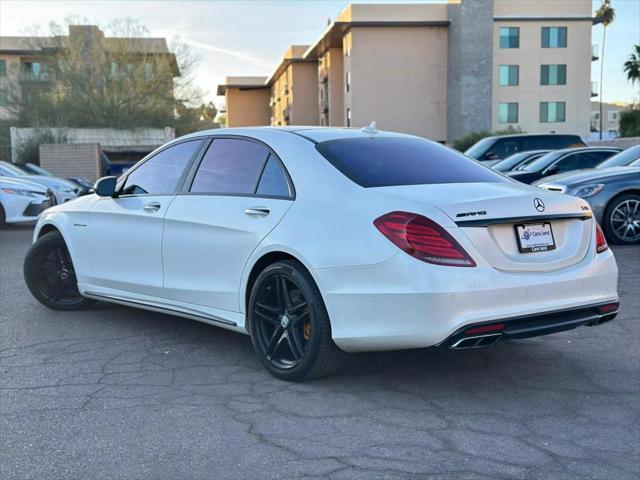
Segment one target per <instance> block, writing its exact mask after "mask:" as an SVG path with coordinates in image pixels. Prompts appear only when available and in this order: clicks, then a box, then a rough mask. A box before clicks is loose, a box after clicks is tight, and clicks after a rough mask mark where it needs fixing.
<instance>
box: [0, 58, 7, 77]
mask: <svg viewBox="0 0 640 480" xmlns="http://www.w3.org/2000/svg"><path fill="white" fill-rule="evenodd" d="M6 76H7V61H6V60H0V77H6Z"/></svg>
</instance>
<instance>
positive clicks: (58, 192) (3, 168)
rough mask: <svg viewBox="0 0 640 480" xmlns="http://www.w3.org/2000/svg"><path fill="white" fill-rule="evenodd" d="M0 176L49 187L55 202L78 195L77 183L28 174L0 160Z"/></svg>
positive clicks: (61, 201) (67, 199) (71, 198)
mask: <svg viewBox="0 0 640 480" xmlns="http://www.w3.org/2000/svg"><path fill="white" fill-rule="evenodd" d="M0 177H8V178H17V179H21V180H27V181H29V182H32V183H37V184H38V185H42V186H43V187H44V188H45V189H51V191H52V192H53V194H54V195H55V197H56V202H57V203H64V202H67V201H69V200H73V199H74V198H76V197H77V196H78V193H79V192H80V188H79V186H78V185H76V184H74V183H72V182H70V181H69V180H65V179H63V178H59V177H47V176H44V175H30V174H28V173H27V172H25V171H23V170H21V169H20V168H19V167H17V166H16V165H13V164H11V163H9V162H5V161H0Z"/></svg>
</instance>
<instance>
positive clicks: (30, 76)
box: [19, 71, 51, 82]
mask: <svg viewBox="0 0 640 480" xmlns="http://www.w3.org/2000/svg"><path fill="white" fill-rule="evenodd" d="M19 78H20V81H22V82H48V81H49V80H51V75H49V72H29V71H23V72H20V76H19Z"/></svg>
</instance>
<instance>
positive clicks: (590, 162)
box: [583, 152, 615, 168]
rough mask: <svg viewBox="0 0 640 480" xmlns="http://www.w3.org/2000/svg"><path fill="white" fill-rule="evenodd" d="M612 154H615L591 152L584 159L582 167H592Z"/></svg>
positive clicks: (612, 153)
mask: <svg viewBox="0 0 640 480" xmlns="http://www.w3.org/2000/svg"><path fill="white" fill-rule="evenodd" d="M613 155H615V153H614V152H591V153H590V154H589V157H588V158H587V159H586V160H585V162H584V167H583V168H593V167H595V166H596V165H598V164H600V163H602V162H604V161H605V160H606V159H607V158H609V157H611V156H613Z"/></svg>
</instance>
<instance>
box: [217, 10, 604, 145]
mask: <svg viewBox="0 0 640 480" xmlns="http://www.w3.org/2000/svg"><path fill="white" fill-rule="evenodd" d="M591 7H592V5H591V1H590V0H572V1H563V0H545V1H539V0H449V1H448V2H446V3H445V2H444V1H443V3H435V4H434V3H430V4H406V5H398V4H393V5H390V4H371V5H368V4H353V5H349V6H348V7H347V8H346V9H345V10H344V11H343V12H342V13H341V14H340V15H339V16H338V17H337V18H336V20H335V21H333V22H331V23H330V24H329V25H328V26H327V28H326V29H325V31H324V32H323V33H322V34H321V35H320V36H319V38H318V39H317V41H316V42H314V43H313V44H312V45H309V46H301V45H297V46H292V47H290V48H289V49H288V50H287V52H286V53H285V55H284V56H283V59H282V61H281V62H280V64H279V65H278V66H277V67H276V69H275V71H274V73H273V74H272V75H271V76H269V77H267V78H265V79H264V82H263V83H261V82H260V81H258V82H255V81H253V83H251V82H248V83H250V85H248V86H246V87H245V86H243V85H242V84H243V80H242V78H239V77H228V78H227V79H226V82H225V84H223V85H219V86H218V94H219V95H225V97H226V109H227V121H228V126H230V127H233V126H247V125H288V124H310V125H332V126H363V125H367V124H369V123H370V122H371V121H373V120H375V121H376V122H377V124H378V127H379V128H382V129H389V130H397V131H401V132H406V133H411V134H416V135H421V136H425V137H429V138H433V139H435V140H438V141H451V140H453V139H455V138H458V137H460V136H462V135H464V134H465V133H469V132H471V131H475V130H481V129H487V130H497V129H502V128H507V127H509V126H513V127H519V128H521V129H523V130H524V131H527V132H572V133H578V134H580V135H585V136H586V135H587V134H588V132H589V118H590V98H591V83H590V72H591V62H592V60H593V59H594V56H593V55H592V46H591V28H592V23H593V19H592V16H591ZM296 69H299V70H300V72H301V73H300V74H298V75H296ZM312 71H313V75H312V74H311V72H312ZM302 72H304V73H302ZM312 77H313V78H314V79H315V82H314V83H313V84H311V83H310V82H311V78H312ZM253 78H255V77H253ZM298 82H299V83H298ZM283 86H286V88H284V90H283ZM298 87H299V88H298ZM255 90H265V91H266V90H268V91H270V92H271V95H270V97H269V99H268V100H267V98H266V96H265V95H257V94H256V93H255ZM283 91H288V92H290V93H288V94H286V95H283V93H282V92H283ZM295 92H298V93H297V94H295ZM249 97H251V98H253V99H255V101H256V103H251V100H249ZM312 99H313V100H314V101H313V102H312V101H311V100H312ZM265 101H267V102H268V108H269V109H270V115H269V117H268V118H267V117H266V115H261V117H260V121H258V120H257V119H256V118H255V113H254V112H255V111H263V110H264V108H265V107H264V102H265ZM249 105H252V106H251V107H250V106H249Z"/></svg>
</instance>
